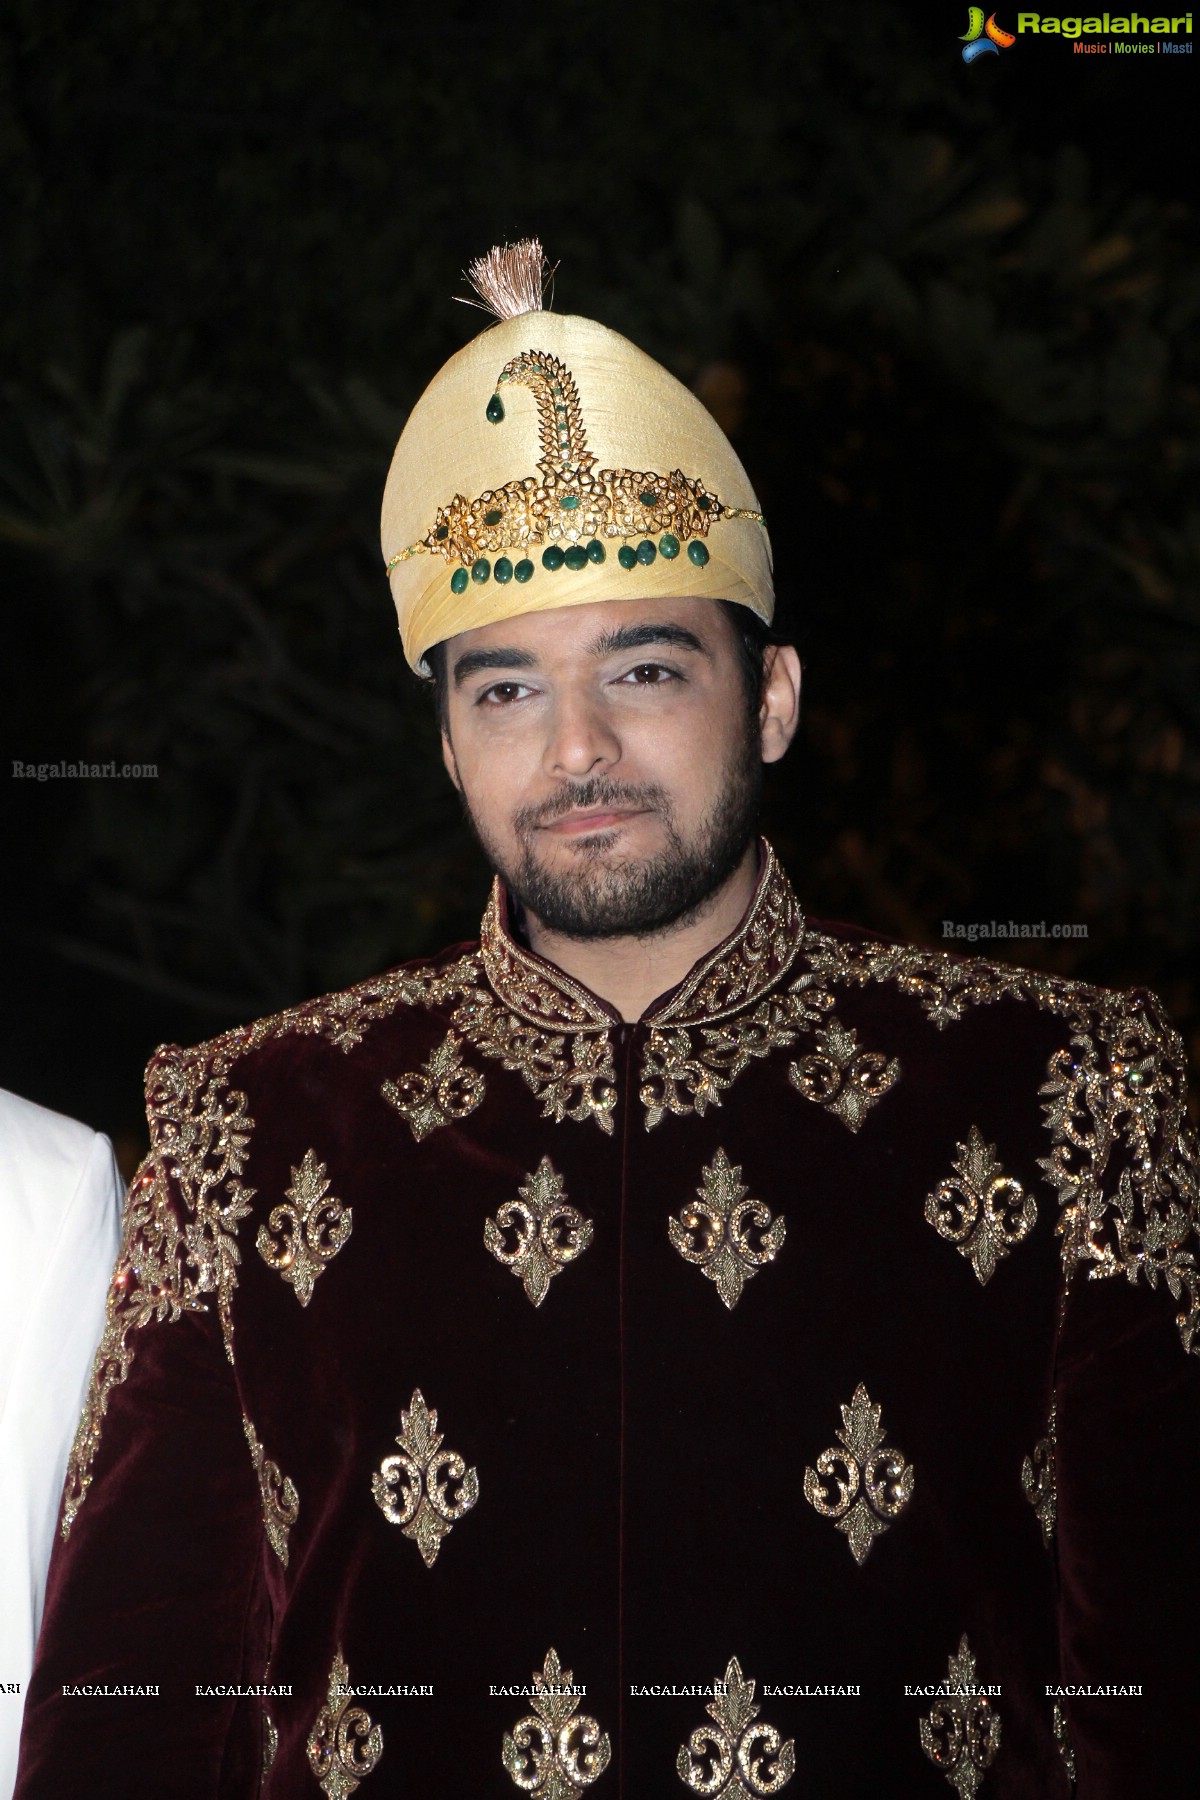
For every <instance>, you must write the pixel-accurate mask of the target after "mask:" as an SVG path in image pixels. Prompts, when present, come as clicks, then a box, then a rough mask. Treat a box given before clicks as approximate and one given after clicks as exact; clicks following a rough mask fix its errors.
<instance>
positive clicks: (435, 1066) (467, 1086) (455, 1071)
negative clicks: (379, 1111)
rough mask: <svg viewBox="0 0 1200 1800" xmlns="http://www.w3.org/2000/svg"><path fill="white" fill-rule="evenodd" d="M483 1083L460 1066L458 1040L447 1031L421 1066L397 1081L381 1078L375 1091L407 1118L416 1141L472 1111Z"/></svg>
mask: <svg viewBox="0 0 1200 1800" xmlns="http://www.w3.org/2000/svg"><path fill="white" fill-rule="evenodd" d="M483 1086H484V1084H483V1076H482V1075H481V1074H480V1073H479V1070H478V1069H472V1068H471V1067H470V1065H469V1064H468V1065H467V1066H465V1067H464V1065H463V1060H462V1039H461V1038H459V1037H456V1036H455V1035H454V1033H453V1032H452V1031H448V1032H447V1033H446V1035H445V1037H444V1038H443V1039H442V1041H441V1043H440V1044H439V1045H438V1047H437V1049H436V1050H435V1051H434V1052H433V1054H432V1056H431V1057H430V1058H429V1061H428V1062H427V1063H425V1064H424V1065H423V1067H421V1068H420V1069H414V1070H412V1071H411V1072H410V1073H409V1074H407V1075H401V1076H400V1078H399V1080H398V1081H385V1082H384V1084H383V1086H382V1087H381V1088H380V1090H379V1091H380V1093H381V1094H382V1095H383V1097H384V1099H385V1100H387V1101H390V1102H391V1104H392V1105H393V1106H394V1107H395V1109H396V1111H397V1112H398V1113H399V1114H400V1117H401V1118H402V1119H407V1120H408V1123H409V1126H410V1128H411V1130H412V1134H413V1136H414V1137H415V1138H416V1140H417V1142H418V1144H419V1143H420V1142H421V1139H422V1138H426V1137H428V1136H429V1133H430V1132H431V1131H435V1130H436V1129H437V1127H438V1126H439V1125H448V1124H449V1123H450V1122H451V1120H453V1119H465V1118H466V1116H467V1114H468V1113H473V1112H474V1111H475V1108H476V1107H477V1106H478V1105H479V1103H480V1102H481V1100H482V1099H483Z"/></svg>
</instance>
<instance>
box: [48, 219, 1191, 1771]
mask: <svg viewBox="0 0 1200 1800" xmlns="http://www.w3.org/2000/svg"><path fill="white" fill-rule="evenodd" d="M476 273H477V276H478V278H479V281H480V284H481V285H482V287H483V288H484V289H485V290H486V291H487V292H488V293H489V294H490V295H491V296H492V298H493V299H494V302H495V306H496V310H497V312H498V313H499V314H500V315H501V317H502V322H501V323H500V324H498V325H496V326H494V327H493V328H492V329H491V330H489V331H487V332H485V333H484V334H483V335H482V336H481V337H479V338H477V339H476V340H475V341H474V342H473V343H472V344H470V345H468V346H467V348H466V349H464V350H463V351H462V352H460V353H459V355H457V356H456V357H454V358H453V359H452V360H451V362H450V363H449V364H448V365H447V366H446V368H445V369H443V370H442V372H441V373H440V375H439V376H438V377H437V379H436V380H435V381H434V382H433V384H432V385H431V387H430V388H429V389H428V390H427V391H426V393H425V395H424V396H423V397H422V399H421V400H420V401H419V402H418V405H417V407H416V409H415V410H414V413H413V415H412V417H411V418H410V420H409V423H408V425H407V426H406V428H405V432H404V435H403V436H402V438H401V441H400V444H399V446H398V448H397V452H396V456H395V459H394V461H393V465H392V470H391V474H390V476H389V481H388V487H387V491H386V494H385V499H384V525H383V538H384V555H385V558H386V560H387V564H388V568H389V572H390V574H391V579H392V587H393V593H394V595H395V598H396V601H397V606H398V609H399V614H400V623H401V631H402V635H403V641H404V645H405V650H406V653H407V655H408V658H409V660H410V662H411V663H412V664H413V666H414V667H416V668H418V669H420V670H422V671H423V672H428V673H430V674H431V675H432V677H433V679H434V681H435V682H436V684H437V691H438V700H439V708H440V716H441V726H442V739H443V748H444V753H445V760H446V765H447V768H448V770H449V772H450V775H451V778H452V779H453V780H454V782H455V784H456V785H457V787H458V789H459V791H460V793H461V794H462V797H463V800H464V803H465V805H466V806H467V808H468V810H469V812H470V815H471V817H472V819H473V821H474V824H475V827H476V830H477V832H478V834H479V837H480V839H481V842H482V843H483V845H484V846H485V848H486V850H487V852H488V854H489V856H490V857H491V860H492V862H493V863H494V865H495V867H496V870H497V882H496V886H495V890H494V892H493V895H492V898H491V900H490V902H489V905H488V909H487V911H486V913H485V915H484V919H483V925H482V932H481V939H480V943H479V944H478V946H469V947H467V948H466V949H465V950H463V949H461V948H460V949H459V950H458V951H453V952H448V953H447V954H446V955H444V956H442V957H438V958H434V959H432V960H431V961H429V962H427V963H423V964H415V965H410V966H408V967H404V968H401V969H397V970H393V971H392V972H391V973H389V974H387V975H384V976H382V977H379V978H377V979H375V980H371V981H367V982H365V983H363V984H361V985H360V986H359V987H357V988H354V989H351V990H350V991H349V992H347V993H344V994H339V995H334V996H331V997H328V998H326V999H323V1000H319V1001H314V1002H312V1003H310V1004H308V1005H305V1006H301V1007H297V1008H296V1009H294V1010H293V1011H291V1012H288V1013H284V1014H282V1015H280V1016H279V1017H277V1018H274V1019H268V1020H265V1021H262V1022H260V1023H259V1024H257V1025H252V1026H249V1027H244V1028H242V1029H240V1030H235V1031H232V1032H230V1033H228V1034H227V1035H226V1036H224V1037H221V1038H217V1039H215V1040H214V1041H213V1042H211V1043H209V1044H207V1045H204V1046H202V1047H201V1048H199V1049H198V1050H192V1051H181V1050H178V1049H175V1048H168V1049H165V1050H162V1051H160V1052H159V1054H158V1055H157V1057H156V1058H155V1060H154V1062H153V1063H152V1065H151V1068H150V1071H149V1077H148V1087H147V1092H148V1100H149V1115H150V1121H151V1126H152V1128H153V1134H154V1148H153V1150H152V1153H151V1156H150V1158H149V1160H148V1162H147V1163H146V1165H145V1168H144V1170H143V1171H142V1173H141V1175H140V1176H139V1178H138V1180H137V1182H135V1185H134V1188H133V1191H132V1194H131V1198H130V1202H129V1208H128V1213H127V1219H126V1250H125V1253H124V1257H123V1259H122V1263H121V1266H120V1269H119V1273H118V1276H117V1282H116V1286H115V1290H114V1296H113V1299H112V1302H111V1304H110V1312H109V1322H108V1327H107V1330H106V1333H105V1337H104V1341H103V1343H102V1346H101V1351H100V1355H99V1358H98V1361H97V1365H96V1372H95V1377H94V1381H93V1389H92V1396H91V1400H90V1402H89V1406H88V1409H87V1411H86V1413H85V1418H84V1422H83V1424H82V1426H81V1429H80V1435H79V1438H78V1440H77V1445H76V1450H75V1454H74V1457H73V1461H72V1466H71V1469H70V1471H69V1476H68V1482H67V1489H66V1494H65V1499H64V1510H63V1521H62V1531H63V1534H64V1536H63V1542H62V1543H61V1544H60V1546H59V1551H58V1554H57V1559H56V1563H55V1567H54V1571H53V1592H52V1596H51V1600H50V1603H49V1609H48V1616H47V1624H46V1628H45V1631H44V1633H43V1641H42V1652H41V1662H40V1668H39V1673H38V1676H37V1678H36V1681H35V1687H34V1692H33V1698H32V1701H31V1706H30V1718H29V1723H28V1727H27V1736H26V1742H25V1748H24V1753H23V1754H24V1761H23V1764H22V1769H23V1778H22V1782H21V1784H20V1786H19V1789H18V1792H19V1794H20V1795H21V1797H22V1800H33V1797H34V1796H38V1797H42V1796H46V1797H49V1796H54V1800H59V1797H60V1796H61V1795H63V1794H64V1793H71V1792H78V1793H81V1794H83V1793H86V1794H87V1795H88V1796H89V1797H98V1796H103V1795H108V1794H112V1795H114V1796H115V1795H117V1794H118V1793H119V1794H122V1795H124V1794H127V1793H129V1792H154V1793H158V1792H162V1793H170V1794H171V1795H175V1796H185V1795H186V1796H192V1795H195V1796H205V1797H206V1800H207V1797H211V1796H217V1795H220V1796H233V1795H237V1796H241V1795H248V1794H252V1793H258V1792H261V1793H263V1794H268V1795H286V1796H292V1795H295V1796H303V1795H306V1794H312V1795H314V1800H315V1796H316V1794H317V1793H318V1791H321V1792H324V1793H325V1794H327V1795H330V1796H338V1797H341V1796H345V1795H349V1794H350V1793H352V1792H354V1791H355V1790H356V1789H357V1788H358V1787H360V1786H362V1785H363V1784H367V1794H368V1800H369V1796H370V1794H371V1793H375V1794H377V1795H386V1794H412V1795H420V1796H423V1797H425V1796H433V1795H438V1796H446V1797H447V1800H481V1797H483V1796H486V1795H489V1794H491V1795H497V1796H499V1795H503V1794H504V1793H506V1792H507V1793H511V1792H513V1791H515V1790H519V1791H522V1792H526V1793H532V1794H535V1795H538V1796H541V1797H542V1800H565V1797H566V1796H576V1795H579V1794H581V1793H582V1792H583V1791H584V1790H586V1789H588V1788H590V1787H592V1786H593V1785H596V1786H597V1788H598V1792H599V1793H600V1794H601V1795H603V1794H604V1793H606V1792H607V1793H608V1794H610V1795H613V1796H618V1795H624V1796H628V1797H629V1800H641V1797H642V1796H647V1797H649V1796H655V1797H657V1796H664V1795H668V1794H670V1793H672V1792H678V1793H681V1794H682V1793H686V1792H688V1791H690V1792H693V1793H700V1794H720V1795H721V1796H722V1797H723V1800H735V1797H738V1796H746V1795H765V1794H771V1793H775V1792H778V1791H781V1790H782V1789H784V1788H785V1787H787V1786H788V1785H789V1783H791V1782H793V1781H794V1783H795V1786H794V1789H793V1791H794V1792H796V1793H798V1794H799V1793H805V1794H819V1795H821V1796H823V1797H824V1796H860V1795H862V1796H865V1795H868V1794H870V1795H875V1794H878V1793H880V1792H883V1791H886V1792H888V1793H889V1794H893V1795H910V1794H911V1795H914V1796H916V1795H923V1794H926V1795H928V1794H937V1793H939V1792H946V1791H947V1784H948V1786H949V1788H951V1789H953V1790H954V1791H955V1792H956V1793H958V1794H959V1795H962V1796H969V1795H973V1794H975V1793H976V1792H977V1791H978V1790H979V1788H980V1786H981V1784H982V1785H983V1786H984V1787H985V1789H986V1790H987V1791H989V1792H991V1793H994V1794H995V1795H997V1796H1005V1795H1010V1796H1011V1795H1029V1796H1034V1795H1036V1796H1038V1797H1039V1800H1041V1797H1043V1796H1053V1795H1066V1794H1067V1793H1068V1792H1069V1791H1070V1790H1071V1786H1072V1782H1073V1781H1074V1782H1077V1783H1078V1787H1077V1791H1078V1793H1079V1794H1081V1795H1084V1796H1087V1797H1088V1800H1097V1797H1099V1796H1117V1795H1122V1796H1128V1795H1130V1794H1133V1793H1139V1794H1140V1793H1147V1794H1149V1793H1153V1794H1155V1795H1156V1796H1163V1795H1169V1794H1182V1793H1185V1792H1187V1793H1191V1792H1193V1791H1194V1783H1195V1768H1196V1758H1197V1752H1196V1751H1195V1750H1194V1749H1193V1746H1192V1738H1193V1735H1194V1734H1193V1732H1192V1728H1191V1725H1190V1722H1189V1721H1190V1717H1191V1707H1192V1692H1191V1683H1192V1675H1193V1673H1194V1658H1193V1656H1192V1654H1191V1645H1192V1628H1193V1621H1194V1616H1195V1615H1194V1608H1195V1604H1196V1576H1195V1567H1194V1565H1195V1560H1196V1559H1195V1558H1194V1557H1192V1556H1191V1555H1190V1554H1188V1552H1187V1551H1186V1549H1185V1548H1184V1546H1185V1544H1186V1542H1187V1539H1188V1526H1189V1524H1190V1521H1191V1508H1192V1506H1193V1496H1194V1495H1195V1493H1196V1492H1197V1491H1200V1489H1198V1487H1197V1476H1198V1475H1200V1469H1198V1467H1197V1463H1198V1461H1200V1437H1198V1435H1197V1433H1196V1430H1195V1423H1196V1418H1197V1388H1198V1385H1200V1370H1198V1369H1197V1366H1196V1361H1195V1359H1194V1358H1193V1357H1189V1356H1188V1355H1187V1354H1186V1352H1187V1351H1188V1350H1190V1349H1191V1347H1192V1345H1193V1340H1194V1338H1195V1335H1196V1325H1197V1317H1198V1312H1197V1304H1196V1285H1195V1269H1194V1264H1193V1262H1192V1256H1193V1254H1194V1244H1193V1238H1192V1232H1193V1225H1194V1218H1195V1164H1194V1161H1193V1160H1192V1156H1191V1152H1190V1150H1189V1147H1188V1143H1187V1140H1186V1137H1185V1120H1184V1114H1183V1094H1182V1076H1181V1065H1180V1060H1179V1043H1178V1039H1177V1038H1176V1037H1175V1035H1174V1034H1173V1033H1172V1031H1171V1030H1170V1028H1169V1026H1168V1025H1166V1023H1165V1022H1164V1021H1163V1019H1162V1017H1161V1015H1160V1013H1159V1010H1158V1008H1157V1005H1156V1003H1155V1002H1154V1000H1153V999H1152V998H1151V997H1150V996H1148V995H1145V994H1141V993H1133V994H1112V993H1107V992H1104V991H1102V990H1099V989H1095V988H1090V987H1085V986H1082V985H1080V984H1077V983H1073V982H1070V981H1066V980H1063V979H1060V978H1057V977H1053V976H1047V975H1039V974H1031V973H1029V972H1025V971H1021V970H1017V969H1011V968H1007V967H1005V966H1003V965H994V964H990V963H987V962H984V961H982V960H976V959H972V960H961V959H958V958H954V957H951V956H947V955H944V954H938V953H934V952H928V951H923V950H916V949H909V948H905V947H903V946H896V945H890V944H885V943H882V942H879V941H877V940H875V939H873V938H869V937H866V938H865V937H863V936H862V935H861V934H859V933H855V932H853V931H849V930H847V929H845V928H820V927H816V926H813V925H811V924H808V923H806V922H805V920H804V918H803V917H802V915H801V912H800V909H799V907H798V905H797V902H796V899H795V897H794V896H793V894H792V891H791V889H790V887H789V885H788V883H787V881H786V879H785V877H784V875H783V873H782V871H781V870H780V868H779V866H778V864H777V862H776V861H775V859H774V857H773V855H772V853H771V852H770V850H769V848H767V847H766V846H760V845H759V844H758V843H757V842H756V841H755V838H754V829H753V825H754V816H755V807H756V799H757V789H758V781H759V775H760V769H761V764H762V762H763V761H771V760H774V759H776V758H778V757H779V756H781V755H782V754H783V752H784V751H785V749H786V748H787V745H788V742H789V740H790V738H791V736H792V734H793V731H794V729H795V724H796V709H797V689H798V679H799V669H798V664H797V659H796V656H795V653H794V651H793V650H791V649H790V648H789V647H788V646H786V645H776V644H772V643H770V642H768V641H767V633H766V631H765V629H764V627H765V624H766V622H767V621H769V619H770V616H771V586H770V558H769V553H768V547H767V540H766V534H765V529H764V525H763V522H762V518H761V515H760V513H759V511H758V508H757V504H756V502H755V499H754V495H753V492H752V491H751V489H750V486H749V483H748V481H747V480H746V477H745V474H744V472H743V471H742V469H741V466H740V464H739V463H738V461H737V458H736V457H735V455H734V453H733V451H732V449H731V448H730V446H729V445H728V443H727V442H726V441H725V439H724V438H723V437H722V435H721V433H720V432H719V430H718V429H717V427H716V426H715V424H714V423H713V422H712V420H711V419H710V418H709V417H708V415H707V414H706V413H705V412H704V411H703V409H702V408H701V407H700V406H699V404H698V403H697V402H696V401H695V399H694V398H693V397H692V396H691V395H690V394H688V393H687V392H686V390H684V389H683V388H682V387H680V386H679V385H678V384H677V383H676V382H675V381H674V380H673V379H672V378H671V377H670V376H669V375H667V374H666V372H665V371H663V370H662V369H660V368H658V367H657V366H656V365H655V364H654V363H652V362H651V361H650V360H649V359H648V358H647V357H645V356H643V355H642V354H641V353H640V352H639V351H637V350H635V349H634V347H633V346H632V345H630V344H628V343H627V342H626V341H625V340H623V339H621V338H618V337H617V336H615V334H613V333H611V332H608V331H606V330H605V329H604V328H603V327H602V326H599V325H596V324H594V323H592V322H591V321H588V320H584V319H577V318H571V317H560V316H556V315H553V314H547V313H543V312H542V311H540V310H539V303H540V290H541V258H540V252H539V251H537V250H536V248H534V249H532V250H531V249H529V248H528V247H518V249H517V250H516V251H506V252H496V253H493V256H492V258H491V259H487V261H486V262H485V265H484V266H483V267H482V268H478V269H477V271H476ZM535 440H536V442H537V444H538V449H537V450H536V451H535V447H534V446H535ZM1093 1277H1098V1278H1099V1279H1092V1278H1093ZM1181 1335H1182V1340H1183V1341H1182V1343H1181V1341H1180V1339H1181ZM96 1689H99V1690H101V1691H100V1692H95V1691H92V1690H96ZM114 1690H115V1691H114ZM143 1690H152V1691H143Z"/></svg>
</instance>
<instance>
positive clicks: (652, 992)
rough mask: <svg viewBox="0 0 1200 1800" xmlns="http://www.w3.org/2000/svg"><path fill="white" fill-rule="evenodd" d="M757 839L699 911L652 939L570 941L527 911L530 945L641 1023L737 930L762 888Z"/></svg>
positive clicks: (563, 970) (628, 938)
mask: <svg viewBox="0 0 1200 1800" xmlns="http://www.w3.org/2000/svg"><path fill="white" fill-rule="evenodd" d="M758 873H759V870H758V844H757V840H756V841H755V842H754V843H752V844H750V845H748V847H747V849H746V854H745V855H744V856H743V858H742V860H741V862H740V863H739V864H738V866H737V868H736V869H735V870H734V872H733V874H732V875H731V876H730V877H729V879H728V880H727V881H726V882H724V883H723V884H722V885H721V886H720V887H719V888H718V889H717V891H716V892H715V893H714V894H710V895H709V897H708V899H707V900H706V901H705V902H704V905H703V906H702V907H701V908H700V909H699V911H698V912H695V913H690V914H689V915H688V917H687V918H686V919H684V920H683V921H682V922H681V923H679V924H677V925H670V926H668V927H667V928H666V929H665V930H664V931H659V932H655V933H654V934H653V935H652V936H650V937H618V938H570V937H564V936H563V934H562V933H561V932H558V931H551V930H550V929H549V928H548V927H547V926H545V925H543V924H542V922H541V920H540V919H538V918H536V917H535V916H534V914H533V913H526V915H525V926H526V932H527V934H528V938H529V947H530V949H531V950H534V951H536V953H537V954H538V955H539V956H543V957H545V959H546V961H547V962H552V963H553V964H554V966H555V967H556V968H558V969H561V970H562V972H563V974H564V975H569V976H570V977H571V978H572V980H574V981H578V982H581V983H582V984H583V986H584V987H586V988H590V989H591V991H592V993H593V994H598V995H599V997H600V998H601V1000H606V1001H607V1002H608V1004H609V1005H610V1006H611V1007H612V1008H613V1010H614V1011H615V1012H617V1013H619V1014H620V1016H621V1018H622V1019H626V1020H629V1021H633V1020H635V1019H640V1018H641V1016H642V1014H643V1013H644V1012H645V1010H646V1008H647V1007H648V1006H649V1005H650V1003H651V1001H652V1000H656V999H657V998H658V996H659V995H660V994H665V993H666V991H667V990H668V988H673V987H675V986H676V984H677V983H678V982H680V981H682V980H683V978H684V976H685V975H686V974H687V972H688V970H689V969H691V968H692V966H693V965H694V964H695V963H697V962H699V960H700V958H701V957H702V956H707V954H708V952H709V951H710V950H715V949H716V947H717V945H718V944H719V943H721V942H722V941H723V940H724V939H725V938H727V937H728V936H729V935H730V933H731V932H732V931H734V930H736V928H737V926H738V925H739V924H740V922H741V919H742V916H743V914H744V913H745V911H746V908H747V907H748V906H749V904H750V902H751V900H752V899H753V897H754V890H755V888H756V886H757V885H758Z"/></svg>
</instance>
